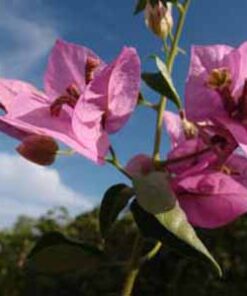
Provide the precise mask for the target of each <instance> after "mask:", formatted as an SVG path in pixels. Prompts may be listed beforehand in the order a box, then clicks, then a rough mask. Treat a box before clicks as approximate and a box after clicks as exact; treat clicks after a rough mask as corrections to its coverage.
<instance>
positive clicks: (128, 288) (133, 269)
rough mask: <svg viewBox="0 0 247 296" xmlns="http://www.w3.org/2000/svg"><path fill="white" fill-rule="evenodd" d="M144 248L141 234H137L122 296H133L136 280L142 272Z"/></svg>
mask: <svg viewBox="0 0 247 296" xmlns="http://www.w3.org/2000/svg"><path fill="white" fill-rule="evenodd" d="M142 246H143V240H142V237H141V236H140V234H137V237H136V240H135V244H134V247H133V250H132V254H131V257H130V260H129V263H128V267H127V277H126V279H125V283H124V286H123V290H122V294H121V295H122V296H131V295H132V292H133V288H134V285H135V280H136V278H137V276H138V273H139V271H140V267H141V265H140V257H141V251H142Z"/></svg>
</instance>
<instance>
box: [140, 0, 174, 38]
mask: <svg viewBox="0 0 247 296" xmlns="http://www.w3.org/2000/svg"><path fill="white" fill-rule="evenodd" d="M145 23H146V25H147V27H148V28H149V29H150V30H151V31H152V32H153V33H154V34H155V35H157V36H158V37H160V38H162V39H164V38H166V37H167V36H168V34H169V33H170V32H171V30H172V27H173V18H172V4H171V3H167V4H166V5H164V4H163V3H162V1H159V2H158V4H155V6H152V5H151V4H150V3H149V1H148V2H147V5H146V8H145Z"/></svg>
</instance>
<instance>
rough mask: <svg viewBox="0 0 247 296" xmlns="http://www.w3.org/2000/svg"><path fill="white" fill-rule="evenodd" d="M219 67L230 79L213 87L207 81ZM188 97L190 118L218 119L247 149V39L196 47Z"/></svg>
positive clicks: (192, 59)
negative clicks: (237, 43)
mask: <svg viewBox="0 0 247 296" xmlns="http://www.w3.org/2000/svg"><path fill="white" fill-rule="evenodd" d="M218 70H219V71H227V72H228V73H229V81H230V82H229V81H228V85H225V86H224V83H223V85H222V87H221V88H220V87H219V88H218V89H213V88H212V87H209V85H208V83H207V82H208V79H209V77H210V75H212V73H213V72H214V71H218ZM185 97H186V114H187V116H188V119H190V120H192V121H205V120H210V121H213V122H214V121H215V120H217V121H218V122H220V123H221V124H222V125H224V126H225V128H226V129H228V130H229V131H230V132H231V134H232V135H233V137H234V138H235V140H236V141H237V142H238V144H239V146H240V147H241V148H242V149H243V150H244V151H245V152H247V140H246V139H247V42H245V43H243V44H242V45H241V46H240V47H238V48H232V47H229V46H226V45H213V46H194V47H193V48H192V52H191V64H190V70H189V75H188V79H187V83H186V91H185Z"/></svg>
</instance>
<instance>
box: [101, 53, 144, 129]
mask: <svg viewBox="0 0 247 296" xmlns="http://www.w3.org/2000/svg"><path fill="white" fill-rule="evenodd" d="M109 67H111V68H112V71H111V76H110V79H109V85H108V94H107V100H108V110H107V120H106V130H107V131H108V132H109V133H114V132H117V131H118V130H119V129H120V128H121V127H122V126H123V125H124V124H125V123H126V122H127V120H128V119H129V117H130V115H131V113H132V112H133V111H134V109H135V107H136V104H137V99H138V94H139V89H140V82H141V79H140V76H141V70H140V59H139V57H138V54H137V52H136V50H135V49H134V48H127V47H125V48H124V49H123V50H122V52H121V53H120V55H119V56H118V58H117V59H116V60H115V61H114V62H113V63H112V64H111V65H110V66H109Z"/></svg>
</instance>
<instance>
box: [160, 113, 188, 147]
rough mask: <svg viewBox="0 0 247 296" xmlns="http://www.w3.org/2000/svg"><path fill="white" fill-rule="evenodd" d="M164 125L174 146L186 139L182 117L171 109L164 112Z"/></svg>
mask: <svg viewBox="0 0 247 296" xmlns="http://www.w3.org/2000/svg"><path fill="white" fill-rule="evenodd" d="M163 118H164V125H165V128H166V130H167V133H168V136H169V138H170V141H171V146H172V148H175V147H176V146H177V145H179V143H182V142H183V141H185V136H184V131H183V127H182V123H181V119H180V117H179V116H178V115H177V114H175V113H173V112H170V111H165V112H164V117H163Z"/></svg>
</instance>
